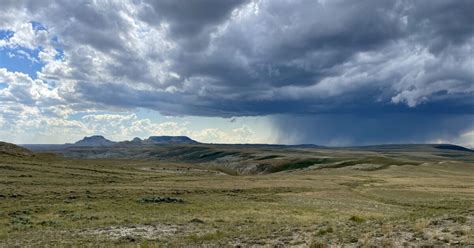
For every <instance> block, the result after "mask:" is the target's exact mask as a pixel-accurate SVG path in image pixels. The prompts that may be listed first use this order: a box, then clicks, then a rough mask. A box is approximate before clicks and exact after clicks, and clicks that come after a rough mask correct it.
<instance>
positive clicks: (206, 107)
mask: <svg viewBox="0 0 474 248" xmlns="http://www.w3.org/2000/svg"><path fill="white" fill-rule="evenodd" d="M38 2H41V1H7V2H5V3H6V5H8V8H10V9H15V11H20V10H22V9H27V10H29V13H28V14H29V15H30V16H31V18H32V19H35V21H38V22H40V23H41V24H44V26H45V27H46V28H47V30H48V32H49V33H51V34H52V35H55V36H57V37H59V40H60V44H61V47H62V48H63V49H64V52H65V58H66V59H65V61H66V62H65V64H66V65H65V67H67V68H66V69H67V70H66V69H65V70H63V71H64V73H65V74H66V72H67V76H62V77H59V78H67V79H68V80H70V81H72V82H73V83H71V86H70V87H69V85H68V87H64V88H71V89H73V91H72V92H70V91H60V95H61V97H63V98H66V99H69V100H70V101H71V102H74V104H75V105H74V106H90V107H91V108H124V109H126V108H137V107H143V108H149V109H154V110H157V111H160V112H161V113H163V114H166V115H198V116H220V117H232V116H247V115H257V116H260V115H274V114H281V115H284V116H289V115H291V116H293V117H294V118H293V119H295V120H299V121H298V123H299V122H302V123H303V122H304V123H309V124H308V125H306V124H301V127H300V128H298V130H303V131H304V132H308V133H310V134H311V135H307V136H306V135H303V136H302V137H303V138H301V139H300V142H310V140H306V138H305V137H308V138H311V139H314V140H315V141H320V142H322V143H328V142H329V143H330V142H332V140H331V139H330V137H331V135H334V134H337V129H339V128H340V129H344V130H347V131H342V132H340V133H339V134H340V136H341V137H340V138H341V140H342V139H343V136H344V137H345V136H347V137H349V138H348V140H349V141H348V142H349V143H351V142H352V143H371V142H389V141H400V142H401V141H403V142H405V141H406V142H408V141H410V140H422V141H425V140H428V139H430V138H432V137H435V136H436V137H438V136H439V138H445V137H447V136H449V135H456V134H457V133H459V132H460V131H462V130H465V128H466V127H467V124H468V122H469V121H472V118H471V116H472V115H473V114H474V102H473V99H474V68H473V67H474V65H473V58H472V51H473V50H472V49H473V44H474V25H472V23H474V15H472V10H473V9H474V2H473V1H470V0H458V1H444V0H434V1H432V0H420V1H408V0H397V1H392V0H362V1H352V0H334V1H315V0H300V1H271V0H260V1H257V0H255V1H250V0H248V1H239V0H230V1H215V0H200V1H191V2H186V3H183V2H180V1H171V0H161V1H146V0H136V1H124V2H87V1H76V2H68V3H64V2H55V1H52V2H43V3H44V5H42V6H39V4H38ZM7 17H8V18H10V16H7ZM8 18H2V16H0V20H3V19H5V20H7V19H8ZM53 76H54V75H52V77H53ZM298 116H300V117H298ZM308 116H310V117H308ZM311 116H315V117H311ZM361 116H362V117H361ZM285 118H286V117H285ZM285 118H274V122H275V126H276V127H277V129H279V130H280V131H281V132H282V133H285V130H286V128H288V127H290V126H291V125H293V124H288V125H287V124H286V122H285ZM300 118H301V119H300ZM450 118H454V119H455V120H456V121H454V122H450V121H449V119H450ZM290 119H292V118H290ZM430 119H431V120H432V122H433V123H430V121H429V120H430ZM341 123H356V124H357V123H358V124H357V125H355V126H350V125H349V124H347V126H346V124H341ZM392 123H397V125H396V126H393V127H391V126H390V125H391V124H392ZM417 123H421V124H420V125H426V126H427V128H426V130H425V129H423V128H421V126H420V128H413V129H410V128H409V127H410V126H414V125H418V124H417ZM445 123H448V124H449V125H448V124H445ZM313 124H314V125H316V126H317V127H318V128H319V129H321V130H324V132H323V133H321V132H314V133H313V132H312V131H311V126H312V125H313ZM324 126H327V127H326V128H325V127H324ZM397 126H398V129H397ZM333 127H334V128H333ZM384 127H387V129H385V130H387V133H386V134H385V133H383V130H384ZM388 127H390V128H388ZM364 128H365V129H366V131H363V129H364ZM437 129H449V130H448V131H446V132H444V133H443V134H442V135H435V130H437ZM368 130H373V132H374V135H371V134H369V133H368V132H367V131H368ZM377 130H379V131H377ZM295 132H296V131H295ZM353 133H354V134H353ZM355 133H356V134H355ZM313 134H314V135H313ZM351 134H353V137H352V138H351V137H350V136H351ZM445 134H446V135H445ZM294 136H295V137H296V136H298V135H294ZM336 136H337V135H336ZM338 137H339V136H338ZM377 137H380V138H379V139H376V138H377ZM282 140H284V139H282ZM295 141H296V140H295Z"/></svg>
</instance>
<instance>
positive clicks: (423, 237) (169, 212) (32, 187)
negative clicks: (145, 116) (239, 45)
mask: <svg viewBox="0 0 474 248" xmlns="http://www.w3.org/2000/svg"><path fill="white" fill-rule="evenodd" d="M117 149H118V150H120V149H122V150H123V148H116V149H113V148H108V149H106V150H107V151H106V152H107V154H109V157H108V158H90V156H85V157H84V156H82V158H77V157H81V156H69V157H72V158H65V157H63V156H67V154H69V155H71V154H76V155H77V154H79V153H80V152H79V151H78V150H81V151H82V154H89V155H90V154H95V155H94V156H96V157H101V156H98V155H97V154H102V153H103V152H105V151H102V152H98V150H100V149H92V150H93V152H92V150H91V149H89V150H88V152H87V153H85V151H86V150H87V149H85V148H82V149H76V150H75V151H74V152H73V153H71V152H72V151H69V153H65V152H64V151H59V152H56V153H60V154H62V155H58V154H52V153H39V152H38V153H30V152H28V151H27V150H25V151H23V150H19V151H17V152H2V153H0V158H1V159H0V246H2V247H12V246H20V247H25V246H31V247H43V246H48V247H51V246H56V247H64V246H66V247H67V246H90V247H97V246H102V247H109V246H110V247H112V246H119V247H120V246H122V247H161V246H243V247H248V246H270V247H273V246H281V247H286V246H301V247H325V246H328V245H329V246H331V245H336V246H344V247H347V246H348V247H358V246H362V247H364V246H394V247H399V246H421V245H427V246H444V245H454V246H468V245H474V230H473V227H474V207H473V203H474V153H473V152H471V151H464V150H458V149H457V148H456V147H454V148H453V147H451V146H447V147H438V148H435V147H434V146H432V145H431V146H428V145H424V146H408V147H403V146H396V147H392V146H379V147H361V148H344V149H342V148H341V149H334V148H331V149H328V148H318V147H267V146H218V145H195V146H176V147H175V146H150V147H148V148H147V149H145V150H147V151H146V154H147V156H138V155H136V157H137V158H134V159H126V158H120V156H119V155H117V153H114V150H117ZM137 149H138V148H137ZM143 149H144V148H142V152H136V153H135V154H143ZM10 150H12V149H10ZM131 150H133V149H129V151H131ZM176 150H179V151H181V153H179V152H177V151H176ZM150 151H155V152H156V153H150ZM166 151H167V152H168V153H165V152H166ZM171 151H175V152H174V153H172V152H171ZM185 151H187V152H185ZM198 151H200V152H201V153H199V152H198ZM203 151H204V152H203ZM115 152H117V151H115ZM111 153H114V154H115V156H110V154H111ZM150 154H151V155H150ZM153 154H155V155H156V154H163V157H162V158H161V159H157V158H156V157H153V156H152V155H153ZM165 154H168V155H169V156H165ZM170 154H173V156H171V155H170ZM186 154H188V155H186ZM190 154H194V155H193V156H194V157H193V156H191V155H190ZM203 154H204V155H203ZM205 154H207V155H205ZM127 156H130V154H127ZM212 156H214V157H212ZM138 157H139V158H138ZM211 157H212V158H211ZM224 161H234V162H233V164H232V163H230V162H229V163H227V164H226V163H225V162H224ZM237 164H238V165H239V166H237ZM242 165H245V166H247V167H251V168H253V169H249V170H245V169H242V168H243V167H242Z"/></svg>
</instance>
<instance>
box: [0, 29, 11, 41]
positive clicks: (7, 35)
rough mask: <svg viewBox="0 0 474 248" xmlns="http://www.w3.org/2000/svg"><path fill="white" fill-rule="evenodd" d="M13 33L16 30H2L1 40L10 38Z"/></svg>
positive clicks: (0, 31)
mask: <svg viewBox="0 0 474 248" xmlns="http://www.w3.org/2000/svg"><path fill="white" fill-rule="evenodd" d="M13 34H14V32H13V31H11V30H0V40H8V39H10V38H11V37H12V36H13Z"/></svg>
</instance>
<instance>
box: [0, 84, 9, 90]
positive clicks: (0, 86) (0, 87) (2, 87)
mask: <svg viewBox="0 0 474 248" xmlns="http://www.w3.org/2000/svg"><path fill="white" fill-rule="evenodd" d="M7 87H8V84H7V83H4V82H0V90H3V89H5V88H7Z"/></svg>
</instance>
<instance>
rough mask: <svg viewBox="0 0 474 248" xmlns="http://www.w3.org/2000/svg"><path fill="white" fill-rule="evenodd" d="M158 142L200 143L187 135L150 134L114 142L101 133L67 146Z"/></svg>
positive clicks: (102, 145)
mask: <svg viewBox="0 0 474 248" xmlns="http://www.w3.org/2000/svg"><path fill="white" fill-rule="evenodd" d="M157 144H199V142H197V141H195V140H193V139H191V138H189V137H187V136H150V137H148V139H144V140H142V139H140V138H138V137H135V138H133V139H132V140H130V141H120V142H114V141H111V140H108V139H106V138H105V137H104V136H101V135H93V136H89V137H84V138H83V139H81V140H79V141H77V142H75V143H72V144H66V146H69V147H70V146H73V147H104V146H114V145H157Z"/></svg>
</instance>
